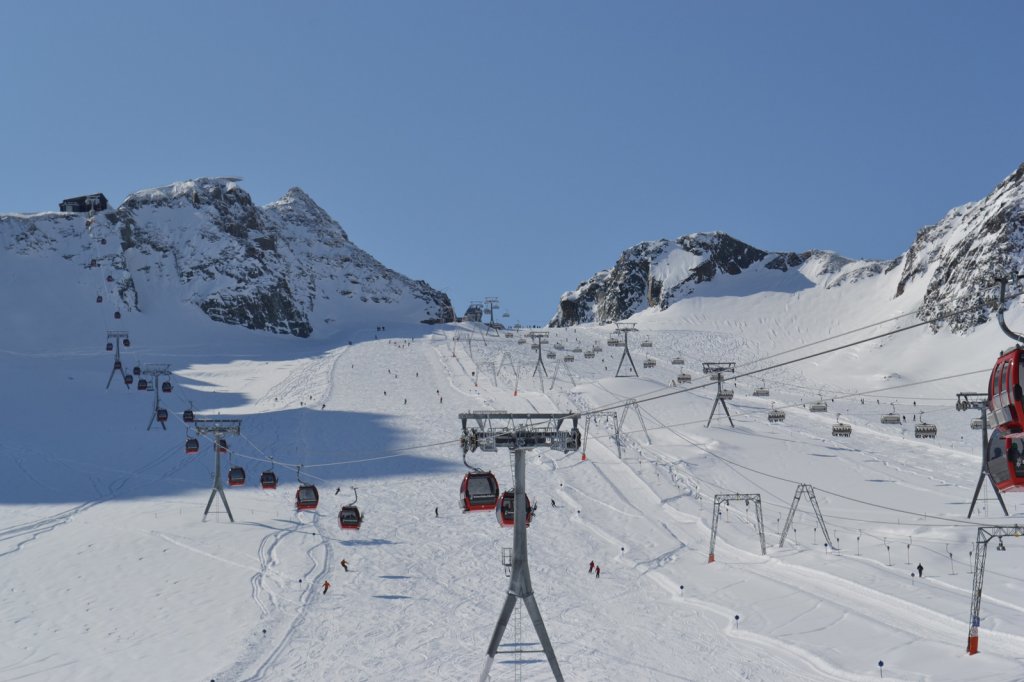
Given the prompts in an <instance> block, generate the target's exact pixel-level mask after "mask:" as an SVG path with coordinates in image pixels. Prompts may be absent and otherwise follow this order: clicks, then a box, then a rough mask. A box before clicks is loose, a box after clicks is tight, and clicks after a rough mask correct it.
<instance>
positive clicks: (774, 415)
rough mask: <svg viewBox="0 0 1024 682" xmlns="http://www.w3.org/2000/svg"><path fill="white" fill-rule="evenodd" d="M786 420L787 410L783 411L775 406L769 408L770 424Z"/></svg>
mask: <svg viewBox="0 0 1024 682" xmlns="http://www.w3.org/2000/svg"><path fill="white" fill-rule="evenodd" d="M784 421H786V413H785V412H783V411H782V410H779V409H777V408H775V407H773V408H772V409H770V410H768V423H769V424H778V423H779V422H784Z"/></svg>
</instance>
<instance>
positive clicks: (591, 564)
mask: <svg viewBox="0 0 1024 682" xmlns="http://www.w3.org/2000/svg"><path fill="white" fill-rule="evenodd" d="M593 572H594V562H593V561H591V562H590V570H589V571H587V573H593Z"/></svg>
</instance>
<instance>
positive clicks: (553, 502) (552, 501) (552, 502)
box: [551, 498, 555, 507]
mask: <svg viewBox="0 0 1024 682" xmlns="http://www.w3.org/2000/svg"><path fill="white" fill-rule="evenodd" d="M551 506H552V507H554V506H555V500H554V498H552V499H551Z"/></svg>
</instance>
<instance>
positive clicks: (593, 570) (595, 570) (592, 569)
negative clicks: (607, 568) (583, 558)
mask: <svg viewBox="0 0 1024 682" xmlns="http://www.w3.org/2000/svg"><path fill="white" fill-rule="evenodd" d="M587 573H593V574H594V576H595V577H597V578H600V577H601V567H600V566H598V565H597V564H595V563H594V562H593V561H591V562H590V570H589V571H587Z"/></svg>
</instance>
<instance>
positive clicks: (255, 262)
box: [0, 178, 454, 337]
mask: <svg viewBox="0 0 1024 682" xmlns="http://www.w3.org/2000/svg"><path fill="white" fill-rule="evenodd" d="M238 183H239V179H238V178H197V179H194V180H187V181H183V182H176V183H172V184H170V185H165V186H163V187H157V188H153V189H146V190H140V191H138V192H134V193H132V194H131V195H129V196H128V198H127V199H125V201H124V202H123V203H122V204H121V205H120V206H119V207H117V208H116V209H114V210H109V211H105V212H103V213H100V214H98V215H96V216H95V217H94V218H90V219H88V220H86V216H85V215H84V214H71V213H43V214H32V215H27V216H0V223H3V224H5V225H6V226H10V228H11V229H10V235H9V237H10V238H9V239H7V238H4V239H3V240H0V246H2V245H5V243H6V247H7V248H8V249H9V250H11V251H13V252H14V253H16V254H23V255H27V254H28V253H29V252H40V251H53V252H56V253H59V254H60V255H61V256H62V258H63V259H64V260H68V261H72V262H77V261H81V260H83V259H85V260H84V262H83V267H86V268H98V269H100V270H101V271H102V272H104V273H106V274H107V275H109V277H110V279H109V280H107V281H108V282H109V283H112V284H113V285H114V286H115V288H116V290H117V292H118V293H117V295H118V297H119V298H120V300H121V304H122V306H123V307H124V308H126V309H127V310H141V311H145V310H146V308H147V305H148V303H149V302H151V300H152V299H151V297H153V296H161V297H164V296H167V292H175V295H177V296H179V297H180V299H181V301H182V302H184V303H186V304H191V305H195V306H197V307H198V308H199V309H201V310H202V311H203V312H205V313H206V314H207V316H209V317H210V318H211V319H213V320H216V321H218V322H224V323H227V324H237V325H242V326H245V327H248V328H250V329H257V330H264V331H270V332H275V333H280V334H292V335H295V336H302V337H305V336H310V335H312V334H313V333H314V331H316V330H322V331H323V332H324V333H329V332H330V331H331V330H332V329H335V328H338V327H339V326H343V325H344V324H345V321H346V319H347V318H349V317H352V316H356V317H358V318H360V319H365V318H366V317H367V315H370V316H374V317H377V318H379V319H381V320H396V321H408V322H417V321H422V322H447V321H451V320H453V319H454V312H453V310H452V306H451V301H449V299H448V297H447V295H445V294H444V293H442V292H439V291H436V290H435V289H432V288H431V287H430V286H429V285H428V284H426V283H425V282H422V281H413V280H411V279H409V278H408V277H405V276H404V275H401V274H399V273H397V272H395V271H393V270H391V269H389V268H386V267H385V266H384V265H382V264H381V263H380V262H379V261H377V260H376V259H375V258H373V257H372V256H371V255H370V254H368V253H366V252H365V251H363V250H362V249H360V248H358V247H357V246H355V245H354V244H353V243H352V242H351V241H349V239H348V235H347V234H346V233H345V231H344V230H343V229H342V228H341V226H340V225H339V224H338V223H337V222H336V221H335V220H334V219H333V218H331V217H330V215H328V214H327V212H326V211H324V210H323V209H322V208H321V207H320V206H318V205H317V204H316V202H315V201H313V199H311V198H310V197H309V196H308V195H307V194H306V193H305V192H303V191H302V190H301V189H299V188H297V187H293V188H292V189H290V190H288V192H287V193H285V195H284V196H283V197H282V198H281V199H279V200H277V201H275V202H273V203H272V204H269V205H268V206H264V207H260V206H257V205H256V204H254V203H253V200H252V197H251V196H250V195H249V193H248V192H246V191H245V190H244V189H242V188H241V187H240V186H239V184H238ZM99 240H102V242H101V244H102V249H101V250H100V252H99V253H97V252H96V246H97V241H99ZM87 255H88V256H89V257H88V258H86V256H87Z"/></svg>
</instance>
